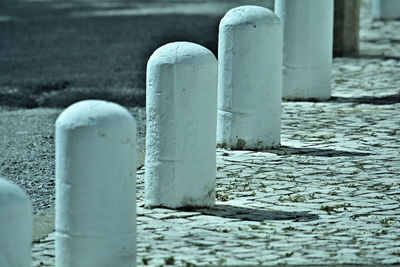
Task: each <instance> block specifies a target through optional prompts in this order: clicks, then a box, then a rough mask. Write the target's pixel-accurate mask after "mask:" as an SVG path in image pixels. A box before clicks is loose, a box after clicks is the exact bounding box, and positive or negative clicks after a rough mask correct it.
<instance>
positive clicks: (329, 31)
mask: <svg viewBox="0 0 400 267" xmlns="http://www.w3.org/2000/svg"><path fill="white" fill-rule="evenodd" d="M275 12H276V14H277V15H278V16H279V17H280V18H281V19H282V23H283V86H282V97H283V98H285V99H298V100H310V99H319V100H322V99H329V98H330V97H331V70H332V39H333V0H322V1H321V0H302V1H296V0H276V2H275Z"/></svg>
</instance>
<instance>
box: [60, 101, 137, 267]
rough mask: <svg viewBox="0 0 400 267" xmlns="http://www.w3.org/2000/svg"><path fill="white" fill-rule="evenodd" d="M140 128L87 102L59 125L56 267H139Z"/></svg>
mask: <svg viewBox="0 0 400 267" xmlns="http://www.w3.org/2000/svg"><path fill="white" fill-rule="evenodd" d="M135 195H136V122H135V120H134V119H133V117H132V116H131V115H130V113H129V112H128V111H127V110H126V109H124V108H123V107H121V106H119V105H117V104H114V103H111V102H106V101H100V100H87V101H81V102H78V103H75V104H73V105H71V106H70V107H68V108H67V109H66V110H65V111H64V112H63V113H62V114H61V115H60V116H59V117H58V119H57V121H56V224H55V227H56V266H71V267H72V266H74V267H79V266H82V267H91V266H93V267H94V266H97V267H98V266H135V265H136V251H135V249H136V197H135Z"/></svg>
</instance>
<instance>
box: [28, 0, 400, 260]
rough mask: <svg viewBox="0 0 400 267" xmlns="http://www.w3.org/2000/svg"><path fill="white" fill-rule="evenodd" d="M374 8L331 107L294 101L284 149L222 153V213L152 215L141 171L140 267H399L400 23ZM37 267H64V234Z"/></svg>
mask: <svg viewBox="0 0 400 267" xmlns="http://www.w3.org/2000/svg"><path fill="white" fill-rule="evenodd" d="M367 4H368V5H369V4H370V2H367ZM365 5H366V4H364V6H363V13H362V22H363V23H362V25H361V26H362V29H361V45H360V47H361V52H362V53H361V54H363V55H367V56H360V57H358V58H336V59H335V60H334V66H333V68H334V69H333V98H332V100H330V101H326V102H283V106H282V108H283V114H282V147H281V148H280V149H274V150H269V151H263V152H252V151H228V150H224V149H218V150H217V199H218V203H217V205H216V207H215V208H213V209H198V210H191V211H178V210H170V209H152V210H150V209H144V208H143V193H144V169H140V170H139V171H138V182H137V198H138V211H137V215H138V217H137V233H138V236H137V261H138V265H140V266H143V265H150V266H159V265H175V266H191V265H192V264H193V265H208V264H211V265H252V264H253V265H260V264H265V265H272V264H373V265H376V264H400V182H399V176H400V161H399V156H400V139H399V136H400V75H399V73H400V61H399V59H400V58H399V51H400V42H399V41H400V36H399V35H398V34H397V35H396V34H395V33H396V28H397V29H398V28H399V26H400V22H399V21H390V22H371V21H370V20H368V19H367V18H368V17H367V15H365V12H367V11H366V10H367V8H368V7H369V6H367V8H366V6H365ZM33 259H34V261H33V265H34V266H53V265H54V233H52V234H50V235H49V236H47V237H46V238H44V239H43V240H38V241H36V242H35V243H34V245H33Z"/></svg>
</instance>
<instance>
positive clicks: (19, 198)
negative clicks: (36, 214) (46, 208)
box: [0, 178, 32, 267]
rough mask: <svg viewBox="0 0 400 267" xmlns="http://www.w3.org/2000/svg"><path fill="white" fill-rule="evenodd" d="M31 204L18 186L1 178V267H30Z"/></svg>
mask: <svg viewBox="0 0 400 267" xmlns="http://www.w3.org/2000/svg"><path fill="white" fill-rule="evenodd" d="M31 244H32V205H31V201H30V200H29V197H28V196H27V195H26V193H25V192H24V191H22V189H21V188H19V187H18V186H17V185H15V184H13V183H11V182H9V181H7V180H4V179H1V178H0V266H2V267H3V266H4V267H14V266H23V267H28V266H31Z"/></svg>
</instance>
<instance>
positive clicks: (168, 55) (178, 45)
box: [147, 42, 217, 65]
mask: <svg viewBox="0 0 400 267" xmlns="http://www.w3.org/2000/svg"><path fill="white" fill-rule="evenodd" d="M211 60H212V61H216V60H217V59H216V58H215V56H214V54H213V53H212V52H211V51H210V50H208V49H207V48H205V47H204V46H201V45H199V44H195V43H191V42H173V43H168V44H166V45H163V46H161V47H159V48H158V49H157V50H156V51H154V53H153V54H152V55H151V56H150V59H149V61H148V63H147V64H148V65H163V64H201V63H205V62H209V61H211Z"/></svg>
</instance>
